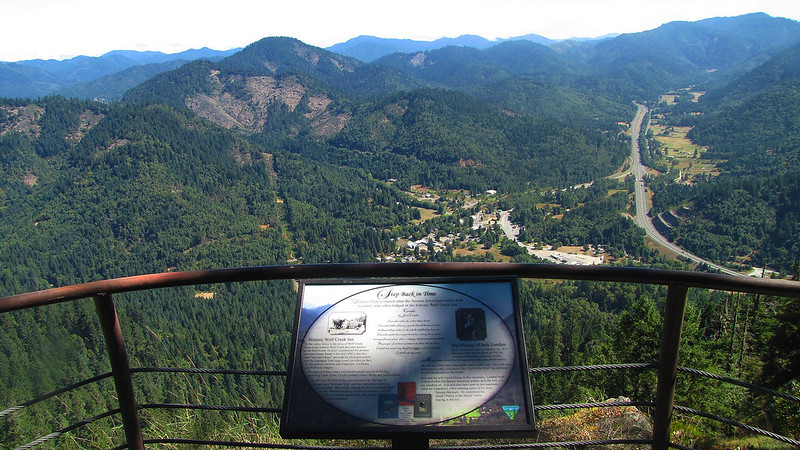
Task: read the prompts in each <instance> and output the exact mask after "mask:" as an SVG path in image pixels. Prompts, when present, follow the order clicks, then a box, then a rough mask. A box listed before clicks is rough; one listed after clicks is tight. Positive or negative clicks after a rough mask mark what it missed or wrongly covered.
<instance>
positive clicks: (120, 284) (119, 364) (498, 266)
mask: <svg viewBox="0 0 800 450" xmlns="http://www.w3.org/2000/svg"><path fill="white" fill-rule="evenodd" d="M485 276H516V277H519V278H530V279H553V280H589V281H611V282H625V283H640V284H653V285H663V286H667V298H666V309H665V312H664V319H663V328H662V333H661V344H660V352H659V359H658V363H657V364H652V363H651V364H616V365H603V366H583V367H554V368H534V369H531V372H541V373H544V372H553V371H572V370H608V369H650V370H652V369H655V370H656V371H657V385H656V391H655V396H654V398H655V400H654V402H652V403H650V402H622V403H620V402H617V403H612V404H609V403H585V404H569V405H536V406H535V409H537V410H548V409H571V408H590V407H603V406H649V407H652V411H653V436H652V440H645V441H642V440H636V439H617V440H609V441H585V442H577V443H576V442H562V443H535V444H509V445H506V446H491V447H481V448H544V447H556V446H576V445H602V444H610V443H616V444H620V443H629V444H651V445H652V448H654V449H666V448H669V447H673V448H681V447H680V446H677V445H675V444H672V443H671V442H670V424H671V422H672V415H673V412H674V411H679V412H684V413H690V414H695V415H699V416H701V417H707V418H711V419H714V420H718V421H721V422H723V423H726V424H728V425H735V426H739V427H741V428H743V429H745V430H748V431H750V432H753V433H758V434H762V435H765V436H769V437H771V438H773V439H777V440H779V441H781V442H784V443H788V444H792V445H796V446H800V442H798V441H796V440H793V439H790V438H787V437H785V436H780V435H776V434H774V433H771V432H769V431H766V430H761V429H758V428H755V427H751V426H749V425H745V424H739V423H738V422H735V421H732V420H729V419H725V418H721V417H718V416H715V415H713V414H709V413H705V412H702V411H697V410H693V409H690V408H686V407H682V406H676V405H674V404H673V402H674V397H675V386H676V377H677V373H678V371H679V370H680V371H683V372H687V373H691V374H693V375H700V376H706V377H710V378H716V379H718V380H720V381H723V382H732V383H734V384H738V385H740V386H745V387H748V388H756V389H759V390H761V391H762V392H764V391H766V392H768V393H770V394H772V395H778V396H781V397H783V398H785V399H789V400H791V401H794V402H798V403H800V398H798V397H795V396H792V395H788V394H783V393H779V392H776V391H771V390H768V389H766V388H760V387H757V386H753V385H750V384H748V383H744V382H741V381H738V380H732V379H730V378H725V377H720V376H716V375H713V374H708V373H705V372H700V371H697V370H694V369H686V368H679V367H678V353H679V348H680V336H681V330H682V324H683V317H684V312H685V309H686V298H687V292H688V289H689V288H703V289H715V290H723V291H729V292H741V293H752V294H762V295H774V296H781V297H800V283H797V282H792V281H785V280H773V279H761V278H745V277H734V276H730V275H722V274H709V273H699V272H686V271H675V270H659V269H643V268H624V267H610V266H565V265H553V264H518V263H413V264H397V263H381V264H317V265H287V266H264V267H248V268H232V269H211V270H198V271H190V272H169V273H160V274H151V275H140V276H132V277H125V278H117V279H111V280H103V281H95V282H90V283H84V284H78V285H72V286H66V287H60V288H54V289H48V290H44V291H38V292H31V293H27V294H19V295H14V296H9V297H5V298H0V313H3V312H8V311H14V310H20V309H25V308H33V307H38V306H43V305H48V304H53V303H60V302H67V301H72V300H77V299H81V298H88V297H92V298H94V303H95V308H96V310H97V314H98V318H99V320H100V322H101V326H102V330H103V335H104V337H105V341H106V347H107V349H108V353H109V360H110V362H111V372H110V373H108V374H103V375H99V376H97V377H94V378H91V379H89V380H85V381H83V382H80V383H76V384H75V385H72V386H69V387H67V388H64V389H61V390H58V391H55V392H52V393H50V394H46V395H45V396H42V397H39V398H38V399H34V400H32V401H30V402H26V403H25V404H22V405H19V406H14V407H10V408H8V409H6V410H5V411H2V412H0V417H3V416H7V415H9V414H13V413H14V412H16V411H17V410H19V409H22V408H24V407H26V406H29V405H30V404H33V403H36V402H38V401H41V400H44V399H46V398H50V397H52V396H54V395H58V394H59V393H61V392H64V391H66V390H69V389H72V388H75V387H78V386H82V385H85V384H88V383H93V382H97V381H99V380H101V379H105V378H108V377H112V378H113V380H114V385H115V389H116V393H117V396H118V401H119V408H118V409H114V410H111V411H107V412H105V413H103V414H100V415H98V416H95V417H92V418H90V419H86V420H84V421H81V422H79V423H77V424H73V425H71V426H69V427H66V428H63V429H61V430H57V431H56V432H54V433H51V434H49V435H46V436H43V437H41V438H39V439H37V440H35V441H33V442H31V443H28V444H26V445H25V446H23V448H30V447H33V446H36V445H38V444H40V443H42V442H46V441H48V440H51V439H54V438H55V437H57V436H59V435H61V434H62V433H65V432H68V431H71V430H73V429H75V428H78V427H80V426H82V425H85V424H87V423H91V422H92V421H95V420H98V419H100V418H103V417H107V416H109V415H115V414H117V413H119V414H120V415H121V417H122V422H123V427H124V431H125V438H126V443H125V444H123V445H121V446H119V447H117V448H130V449H144V448H145V445H146V444H152V443H194V444H213V445H220V446H248V447H257V448H322V447H308V446H306V447H303V446H294V445H287V444H265V443H244V442H223V441H216V442H212V441H192V440H185V439H149V440H145V439H144V438H143V434H142V427H141V423H140V420H139V410H141V409H148V408H162V409H163V408H197V409H226V410H241V411H254V412H271V413H275V412H279V411H280V409H279V408H251V407H243V408H235V407H217V406H202V405H171V404H141V405H140V404H137V401H136V397H135V394H134V385H133V381H132V378H131V374H132V373H136V372H148V371H150V372H154V371H161V372H180V371H193V372H196V373H235V374H247V373H250V372H252V373H254V374H255V373H256V372H255V371H238V370H205V369H178V368H138V369H137V368H133V369H132V368H130V366H129V362H128V355H127V351H126V349H125V341H124V339H123V336H122V332H121V330H120V326H119V322H118V319H117V314H116V309H115V307H114V302H113V299H112V295H113V294H116V293H122V292H131V291H140V290H149V289H157V288H166V287H175V286H187V285H200V284H213V283H230V282H245V281H263V280H280V279H330V278H372V277H380V278H408V277H459V278H464V277H485ZM258 374H262V375H285V373H284V372H280V371H278V372H275V371H268V372H264V373H261V372H258ZM623 403H624V405H623ZM426 442H427V441H426ZM426 445H427V444H426ZM437 448H447V447H437ZM459 448H477V447H459Z"/></svg>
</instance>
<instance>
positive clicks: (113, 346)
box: [94, 294, 144, 450]
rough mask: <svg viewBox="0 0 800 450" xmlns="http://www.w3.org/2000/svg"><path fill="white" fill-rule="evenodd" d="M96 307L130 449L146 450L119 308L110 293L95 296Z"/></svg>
mask: <svg viewBox="0 0 800 450" xmlns="http://www.w3.org/2000/svg"><path fill="white" fill-rule="evenodd" d="M94 306H95V309H96V310H97V316H98V318H99V319H100V326H101V327H102V328H103V336H104V337H105V340H106V348H107V349H108V358H109V359H110V360H111V372H112V373H113V375H114V386H115V387H116V389H117V397H118V398H119V407H120V413H121V414H122V425H123V427H124V429H125V439H126V440H127V443H128V448H129V449H134V450H144V442H143V439H142V426H141V423H140V422H139V411H138V409H137V405H136V396H135V395H134V392H133V380H131V368H130V365H129V364H128V352H127V351H126V350H125V341H124V340H123V339H122V330H121V329H120V327H119V319H118V318H117V310H116V309H115V308H114V301H113V299H112V298H111V294H97V295H96V296H95V297H94Z"/></svg>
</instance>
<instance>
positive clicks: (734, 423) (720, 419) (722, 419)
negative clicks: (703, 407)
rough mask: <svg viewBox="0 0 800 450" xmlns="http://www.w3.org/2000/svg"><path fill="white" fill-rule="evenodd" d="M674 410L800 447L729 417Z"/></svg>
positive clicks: (688, 410)
mask: <svg viewBox="0 0 800 450" xmlns="http://www.w3.org/2000/svg"><path fill="white" fill-rule="evenodd" d="M673 408H674V409H675V411H678V412H682V413H684V414H693V415H696V416H700V417H705V418H706V419H711V420H716V421H717V422H722V423H724V424H727V425H732V426H735V427H739V428H741V429H743V430H747V431H749V432H751V433H756V434H760V435H763V436H767V437H770V438H772V439H775V440H777V441H781V442H785V443H787V444H792V445H795V446H798V447H800V441H797V440H794V439H791V438H788V437H786V436H781V435H780V434H776V433H773V432H771V431H767V430H762V429H761V428H756V427H754V426H750V425H747V424H744V423H741V422H737V421H735V420H732V419H728V418H727V417H722V416H718V415H716V414H711V413H707V412H705V411H700V410H697V409H692V408H687V407H685V406H678V405H675V406H673Z"/></svg>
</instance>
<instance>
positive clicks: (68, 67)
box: [0, 47, 240, 98]
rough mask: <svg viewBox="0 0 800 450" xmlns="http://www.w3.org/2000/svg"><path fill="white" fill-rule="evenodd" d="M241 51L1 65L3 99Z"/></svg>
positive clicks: (121, 53)
mask: <svg viewBox="0 0 800 450" xmlns="http://www.w3.org/2000/svg"><path fill="white" fill-rule="evenodd" d="M239 50H240V49H238V48H235V49H230V50H212V49H209V48H206V47H204V48H201V49H191V50H186V51H183V52H179V53H172V54H167V53H162V52H153V51H146V52H139V51H134V50H114V51H111V52H108V53H106V54H104V55H101V56H76V57H74V58H70V59H66V60H63V61H60V60H55V59H33V60H28V61H18V62H13V63H10V62H0V97H29V98H32V97H42V96H45V95H51V94H54V93H56V92H57V91H60V90H63V89H67V88H70V87H72V86H75V85H79V84H83V83H90V82H92V81H94V80H97V79H99V78H102V77H106V76H109V75H112V74H118V73H119V72H121V71H124V70H126V69H130V68H131V67H136V66H141V65H148V64H164V63H168V62H174V61H182V62H187V61H192V60H196V59H209V60H219V59H222V58H224V57H226V56H229V55H231V54H233V53H236V52H237V51H239ZM162 67H163V68H164V70H169V69H172V68H174V64H173V65H169V64H168V65H164V66H162ZM141 81H143V80H139V82H141ZM125 84H130V81H123V85H125ZM135 84H138V83H135ZM135 84H133V85H135ZM133 85H131V86H128V88H130V87H132V86H133ZM84 90H85V88H84ZM67 92H69V91H67ZM93 94H94V93H93V92H92V93H90V94H87V95H86V96H85V97H84V96H80V97H81V98H94V97H100V95H93Z"/></svg>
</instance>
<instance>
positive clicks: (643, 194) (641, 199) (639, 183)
mask: <svg viewBox="0 0 800 450" xmlns="http://www.w3.org/2000/svg"><path fill="white" fill-rule="evenodd" d="M636 107H637V110H636V116H635V117H634V119H633V122H632V123H631V173H633V176H634V177H635V178H636V184H635V188H634V194H635V203H636V216H635V217H634V222H635V223H636V225H638V226H639V227H641V228H643V229H644V232H645V233H646V234H647V237H649V238H650V239H652V240H653V241H654V242H656V243H657V244H658V245H660V246H662V247H664V248H666V249H667V250H669V251H671V252H674V253H677V254H678V255H680V256H683V257H685V258H688V259H690V260H692V261H694V262H696V263H698V264H706V265H708V266H709V267H711V268H713V269H716V270H719V271H720V272H722V273H725V274H728V275H737V276H746V275H743V274H741V273H739V272H735V271H733V270H730V269H727V268H725V267H722V266H720V265H717V264H714V263H712V262H711V261H707V260H705V259H703V258H700V257H699V256H697V255H694V254H692V253H689V252H687V251H686V250H684V249H682V248H681V247H678V246H677V245H675V244H673V243H672V242H670V241H669V240H667V238H665V237H664V236H663V235H661V233H659V232H658V231H657V230H656V229H655V227H654V226H653V220H652V219H651V218H650V216H649V215H648V213H649V208H648V205H647V191H646V190H645V186H644V174H645V167H644V166H643V165H642V160H641V155H640V153H639V132H640V130H641V127H642V122H643V121H644V117H645V115H646V114H647V108H646V107H645V106H644V105H640V104H638V103H637V104H636ZM645 126H646V125H645Z"/></svg>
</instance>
